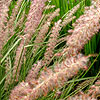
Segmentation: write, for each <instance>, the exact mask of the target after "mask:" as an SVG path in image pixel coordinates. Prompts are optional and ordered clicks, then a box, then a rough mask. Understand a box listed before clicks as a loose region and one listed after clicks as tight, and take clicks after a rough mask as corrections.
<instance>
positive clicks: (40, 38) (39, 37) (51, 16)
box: [34, 8, 60, 52]
mask: <svg viewBox="0 0 100 100" xmlns="http://www.w3.org/2000/svg"><path fill="white" fill-rule="evenodd" d="M59 11H60V9H59V8H58V9H56V10H55V11H54V12H53V13H50V14H49V15H48V18H47V20H46V22H45V23H44V24H43V25H42V27H41V28H40V31H39V33H38V35H37V37H36V39H35V41H34V43H36V44H38V43H43V41H44V38H45V36H46V33H47V32H48V30H49V26H50V24H51V21H52V20H53V19H54V18H55V17H56V16H59ZM38 47H39V45H35V46H34V52H35V51H36V50H37V49H38Z"/></svg>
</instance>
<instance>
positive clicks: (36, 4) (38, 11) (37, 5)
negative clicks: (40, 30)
mask: <svg viewBox="0 0 100 100" xmlns="http://www.w3.org/2000/svg"><path fill="white" fill-rule="evenodd" d="M46 1H47V0H32V2H31V6H30V11H29V14H28V17H27V22H26V24H25V26H26V28H25V32H26V33H28V34H30V35H32V34H33V33H34V32H35V29H36V28H37V26H38V25H39V22H40V20H41V17H42V13H43V10H44V7H45V2H46ZM30 37H31V36H30Z"/></svg>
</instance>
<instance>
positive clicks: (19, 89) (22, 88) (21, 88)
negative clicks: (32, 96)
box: [9, 82, 32, 100]
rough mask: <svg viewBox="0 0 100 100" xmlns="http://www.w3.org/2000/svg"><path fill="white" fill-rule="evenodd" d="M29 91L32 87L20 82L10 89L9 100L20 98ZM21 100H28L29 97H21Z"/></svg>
mask: <svg viewBox="0 0 100 100" xmlns="http://www.w3.org/2000/svg"><path fill="white" fill-rule="evenodd" d="M30 92H32V89H31V88H30V86H29V84H28V83H25V82H21V83H20V84H18V86H16V87H15V88H14V89H13V90H12V91H11V95H10V99H9V100H22V97H23V96H27V94H28V93H30ZM23 100H29V99H23Z"/></svg>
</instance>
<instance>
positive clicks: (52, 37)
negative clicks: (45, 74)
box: [44, 20, 62, 64]
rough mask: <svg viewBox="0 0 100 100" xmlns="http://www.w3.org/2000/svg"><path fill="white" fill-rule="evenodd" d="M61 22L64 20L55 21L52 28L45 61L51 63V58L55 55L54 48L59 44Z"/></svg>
mask: <svg viewBox="0 0 100 100" xmlns="http://www.w3.org/2000/svg"><path fill="white" fill-rule="evenodd" d="M61 22H62V20H59V21H58V22H57V23H55V25H54V27H53V28H52V30H51V35H50V38H49V41H48V44H47V49H46V52H45V54H44V63H45V64H49V63H50V60H51V58H52V57H53V55H54V54H53V50H54V48H55V46H56V44H57V38H58V36H59V32H60V30H61Z"/></svg>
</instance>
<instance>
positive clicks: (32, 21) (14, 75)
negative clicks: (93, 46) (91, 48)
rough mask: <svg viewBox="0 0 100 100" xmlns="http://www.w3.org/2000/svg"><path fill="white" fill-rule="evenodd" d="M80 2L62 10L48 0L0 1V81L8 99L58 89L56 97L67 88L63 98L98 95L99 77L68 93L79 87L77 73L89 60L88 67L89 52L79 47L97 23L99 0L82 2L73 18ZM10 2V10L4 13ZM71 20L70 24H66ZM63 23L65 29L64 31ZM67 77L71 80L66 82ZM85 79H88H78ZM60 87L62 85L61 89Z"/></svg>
mask: <svg viewBox="0 0 100 100" xmlns="http://www.w3.org/2000/svg"><path fill="white" fill-rule="evenodd" d="M12 2H13V3H15V6H14V7H11V5H12ZM83 2H84V1H82V2H81V3H83ZM68 3H69V4H70V2H69V1H68ZM81 3H79V4H77V5H76V6H75V7H73V8H72V9H71V10H70V11H68V12H67V13H66V14H65V15H63V16H61V10H62V8H61V9H60V8H56V6H55V5H51V1H48V0H17V1H11V0H9V2H8V3H7V0H5V1H3V0H2V1H0V34H1V36H0V50H1V49H2V51H3V53H0V54H2V56H3V58H2V59H1V62H0V66H2V68H3V70H1V71H0V72H1V73H4V74H5V73H6V76H5V77H4V78H3V79H2V80H1V79H0V85H1V84H2V83H4V84H5V85H4V87H2V90H3V88H5V90H4V91H2V94H4V93H6V94H4V95H3V96H2V98H3V99H4V98H5V96H6V95H8V94H9V100H36V99H38V98H41V97H42V96H44V98H45V97H46V96H47V95H49V93H51V92H52V94H54V92H55V93H57V91H61V92H58V94H60V96H61V98H62V97H63V95H65V94H67V95H66V96H67V98H68V100H74V99H75V100H80V99H83V100H96V99H97V98H98V94H99V93H100V92H99V90H100V89H99V86H97V85H98V84H99V83H100V82H96V83H95V85H93V86H91V87H90V89H89V90H88V91H87V93H83V92H80V93H79V94H77V95H75V96H73V97H70V95H69V93H70V92H72V91H73V90H74V89H76V90H78V89H79V88H80V87H82V86H81V85H80V87H78V89H77V88H76V87H77V83H78V81H81V79H78V78H80V77H82V81H83V77H84V76H85V75H86V74H87V72H88V71H89V70H90V69H91V66H90V67H89V69H88V66H89V64H90V62H89V58H90V57H91V56H93V55H92V54H90V55H88V56H85V55H84V54H82V53H83V52H81V50H82V49H83V48H84V45H85V44H86V43H87V42H88V41H89V40H91V38H92V37H93V35H95V34H96V33H97V32H98V31H99V29H100V23H99V22H100V1H99V0H97V1H93V2H92V5H91V6H90V7H85V11H84V13H83V15H81V16H80V17H79V18H78V19H76V18H77V16H76V15H77V14H75V13H76V11H77V10H78V9H79V8H80V7H81V6H80V5H81ZM10 4H11V5H10ZM49 4H50V5H49ZM69 4H68V5H69ZM27 7H28V8H29V9H27ZM11 8H12V14H11V15H9V13H10V12H8V11H9V9H11ZM7 12H8V13H7ZM8 16H9V18H8ZM75 20H76V21H75ZM74 21H75V22H74ZM73 22H74V23H73ZM70 24H72V27H73V29H70V30H69V28H70V27H69V26H70ZM66 25H67V26H68V27H67V26H66ZM67 28H68V29H67ZM65 29H67V32H68V33H70V35H67V34H66V31H65ZM62 33H64V34H62ZM8 34H10V37H9V36H8ZM4 39H5V40H4ZM7 40H8V42H7V43H6V44H5V46H4V48H2V47H3V45H4V44H3V43H4V42H5V41H7ZM63 40H64V41H63ZM59 41H60V42H59ZM6 46H7V48H6ZM59 52H61V53H59ZM57 55H60V56H59V57H56V56H57ZM88 62H89V63H88ZM94 62H95V61H94ZM94 62H93V64H94ZM85 71H86V72H85ZM79 72H80V73H81V72H82V73H81V74H80V73H79ZM84 73H85V74H84ZM83 74H84V75H83ZM1 77H2V76H1ZM70 80H71V81H70ZM70 82H72V83H73V85H71V87H68V88H67V86H70ZM90 82H91V83H92V80H90V81H87V82H84V83H83V85H84V84H85V83H86V84H89V83H90ZM74 83H75V84H74ZM15 85H16V86H15ZM89 85H90V84H89ZM89 85H86V86H89ZM14 86H15V87H14ZM63 86H64V87H63ZM74 87H75V88H74ZM63 88H64V89H66V91H65V93H64V94H63V92H64V91H63ZM69 88H70V89H69ZM82 89H83V88H82ZM10 90H11V91H10ZM56 90H57V91H56ZM67 90H68V91H67ZM8 91H10V93H8ZM81 91H82V90H81ZM0 92H1V91H0ZM66 92H67V93H66ZM76 92H77V91H76ZM71 95H73V92H72V94H71ZM60 96H59V97H58V98H60ZM54 98H55V97H54ZM54 98H53V99H54ZM65 98H66V97H65ZM41 100H42V99H41Z"/></svg>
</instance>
